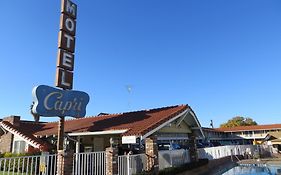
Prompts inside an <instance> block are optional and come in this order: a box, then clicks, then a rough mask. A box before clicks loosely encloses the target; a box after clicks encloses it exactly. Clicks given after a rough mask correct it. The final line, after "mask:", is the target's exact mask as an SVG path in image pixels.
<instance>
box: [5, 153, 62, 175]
mask: <svg viewBox="0 0 281 175" xmlns="http://www.w3.org/2000/svg"><path fill="white" fill-rule="evenodd" d="M56 162H57V156H56V155H40V156H24V157H11V158H1V159H0V174H5V175H23V174H29V175H55V174H56V168H57V167H56V165H57V163H56Z"/></svg>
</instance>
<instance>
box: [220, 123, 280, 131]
mask: <svg viewBox="0 0 281 175" xmlns="http://www.w3.org/2000/svg"><path fill="white" fill-rule="evenodd" d="M274 129H281V124H271V125H254V126H237V127H233V128H215V130H216V131H221V132H238V131H253V130H274Z"/></svg>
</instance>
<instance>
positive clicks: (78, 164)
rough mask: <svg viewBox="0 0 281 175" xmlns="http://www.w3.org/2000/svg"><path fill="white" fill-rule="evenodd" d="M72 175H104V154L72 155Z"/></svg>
mask: <svg viewBox="0 0 281 175" xmlns="http://www.w3.org/2000/svg"><path fill="white" fill-rule="evenodd" d="M73 174H75V175H106V170H105V152H104V151H102V152H89V153H74V155H73Z"/></svg>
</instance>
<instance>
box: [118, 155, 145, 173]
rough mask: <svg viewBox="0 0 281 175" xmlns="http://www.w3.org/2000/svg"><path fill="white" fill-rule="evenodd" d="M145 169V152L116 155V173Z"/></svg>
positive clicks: (138, 171)
mask: <svg viewBox="0 0 281 175" xmlns="http://www.w3.org/2000/svg"><path fill="white" fill-rule="evenodd" d="M128 165H129V166H128ZM145 169H146V155H145V154H136V155H124V156H118V175H131V174H136V173H140V172H143V171H145Z"/></svg>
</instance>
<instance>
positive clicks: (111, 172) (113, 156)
mask: <svg viewBox="0 0 281 175" xmlns="http://www.w3.org/2000/svg"><path fill="white" fill-rule="evenodd" d="M105 157H106V158H105V159H106V160H105V166H106V175H118V140H116V139H114V138H110V147H108V148H106V150H105Z"/></svg>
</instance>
